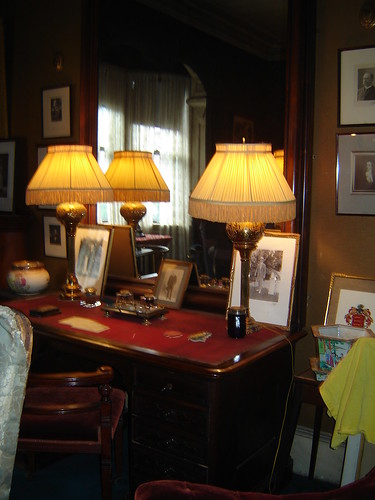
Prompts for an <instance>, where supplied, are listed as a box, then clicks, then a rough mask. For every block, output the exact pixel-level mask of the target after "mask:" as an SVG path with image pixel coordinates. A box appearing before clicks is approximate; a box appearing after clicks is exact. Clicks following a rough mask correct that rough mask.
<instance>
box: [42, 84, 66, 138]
mask: <svg viewBox="0 0 375 500" xmlns="http://www.w3.org/2000/svg"><path fill="white" fill-rule="evenodd" d="M42 117H43V137H44V138H50V137H51V138H52V137H69V136H70V87H59V88H54V89H47V90H43V91H42Z"/></svg>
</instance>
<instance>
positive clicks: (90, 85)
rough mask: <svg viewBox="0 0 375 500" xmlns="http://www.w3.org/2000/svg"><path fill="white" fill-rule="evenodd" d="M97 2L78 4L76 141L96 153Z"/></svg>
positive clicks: (89, 1)
mask: <svg viewBox="0 0 375 500" xmlns="http://www.w3.org/2000/svg"><path fill="white" fill-rule="evenodd" d="M98 11H99V1H98V0H82V38H81V88H80V118H79V140H80V143H81V144H86V145H88V146H92V150H93V153H94V156H96V150H97V129H98V50H99V49H98V43H99V34H98V31H99V25H98Z"/></svg>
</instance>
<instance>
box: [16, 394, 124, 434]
mask: <svg viewBox="0 0 375 500" xmlns="http://www.w3.org/2000/svg"><path fill="white" fill-rule="evenodd" d="M100 399H101V396H100V394H99V392H98V389H97V388H96V387H74V388H72V387H59V388H56V387H53V388H49V387H30V388H28V389H27V392H26V397H25V406H26V407H27V406H38V405H40V404H45V403H46V402H48V404H50V405H51V406H61V407H65V406H66V404H67V402H69V404H70V405H72V404H73V405H74V404H77V405H80V404H81V403H82V402H85V403H92V404H95V403H97V406H98V408H97V410H96V411H88V412H83V413H82V412H79V413H62V414H56V415H53V416H51V415H50V414H48V415H40V414H38V415H36V414H32V413H23V415H22V418H21V426H20V433H19V437H20V438H21V439H49V440H63V441H68V440H77V439H79V440H81V441H84V440H88V441H98V440H99V430H100ZM111 401H112V432H111V434H112V439H113V438H114V434H115V430H116V428H117V425H118V422H119V420H120V418H121V415H122V411H123V408H124V403H125V393H124V392H123V391H121V390H120V389H116V388H113V389H112V391H111Z"/></svg>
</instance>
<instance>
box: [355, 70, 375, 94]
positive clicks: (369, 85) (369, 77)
mask: <svg viewBox="0 0 375 500" xmlns="http://www.w3.org/2000/svg"><path fill="white" fill-rule="evenodd" d="M357 100H358V101H374V100H375V87H374V73H373V72H371V71H366V72H365V73H364V74H363V76H362V86H361V87H360V88H359V89H358V94H357Z"/></svg>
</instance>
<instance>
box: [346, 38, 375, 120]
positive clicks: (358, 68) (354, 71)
mask: <svg viewBox="0 0 375 500" xmlns="http://www.w3.org/2000/svg"><path fill="white" fill-rule="evenodd" d="M339 96H340V97H339V113H338V124H339V126H340V125H374V124H375V47H363V48H358V49H350V50H340V51H339Z"/></svg>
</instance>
